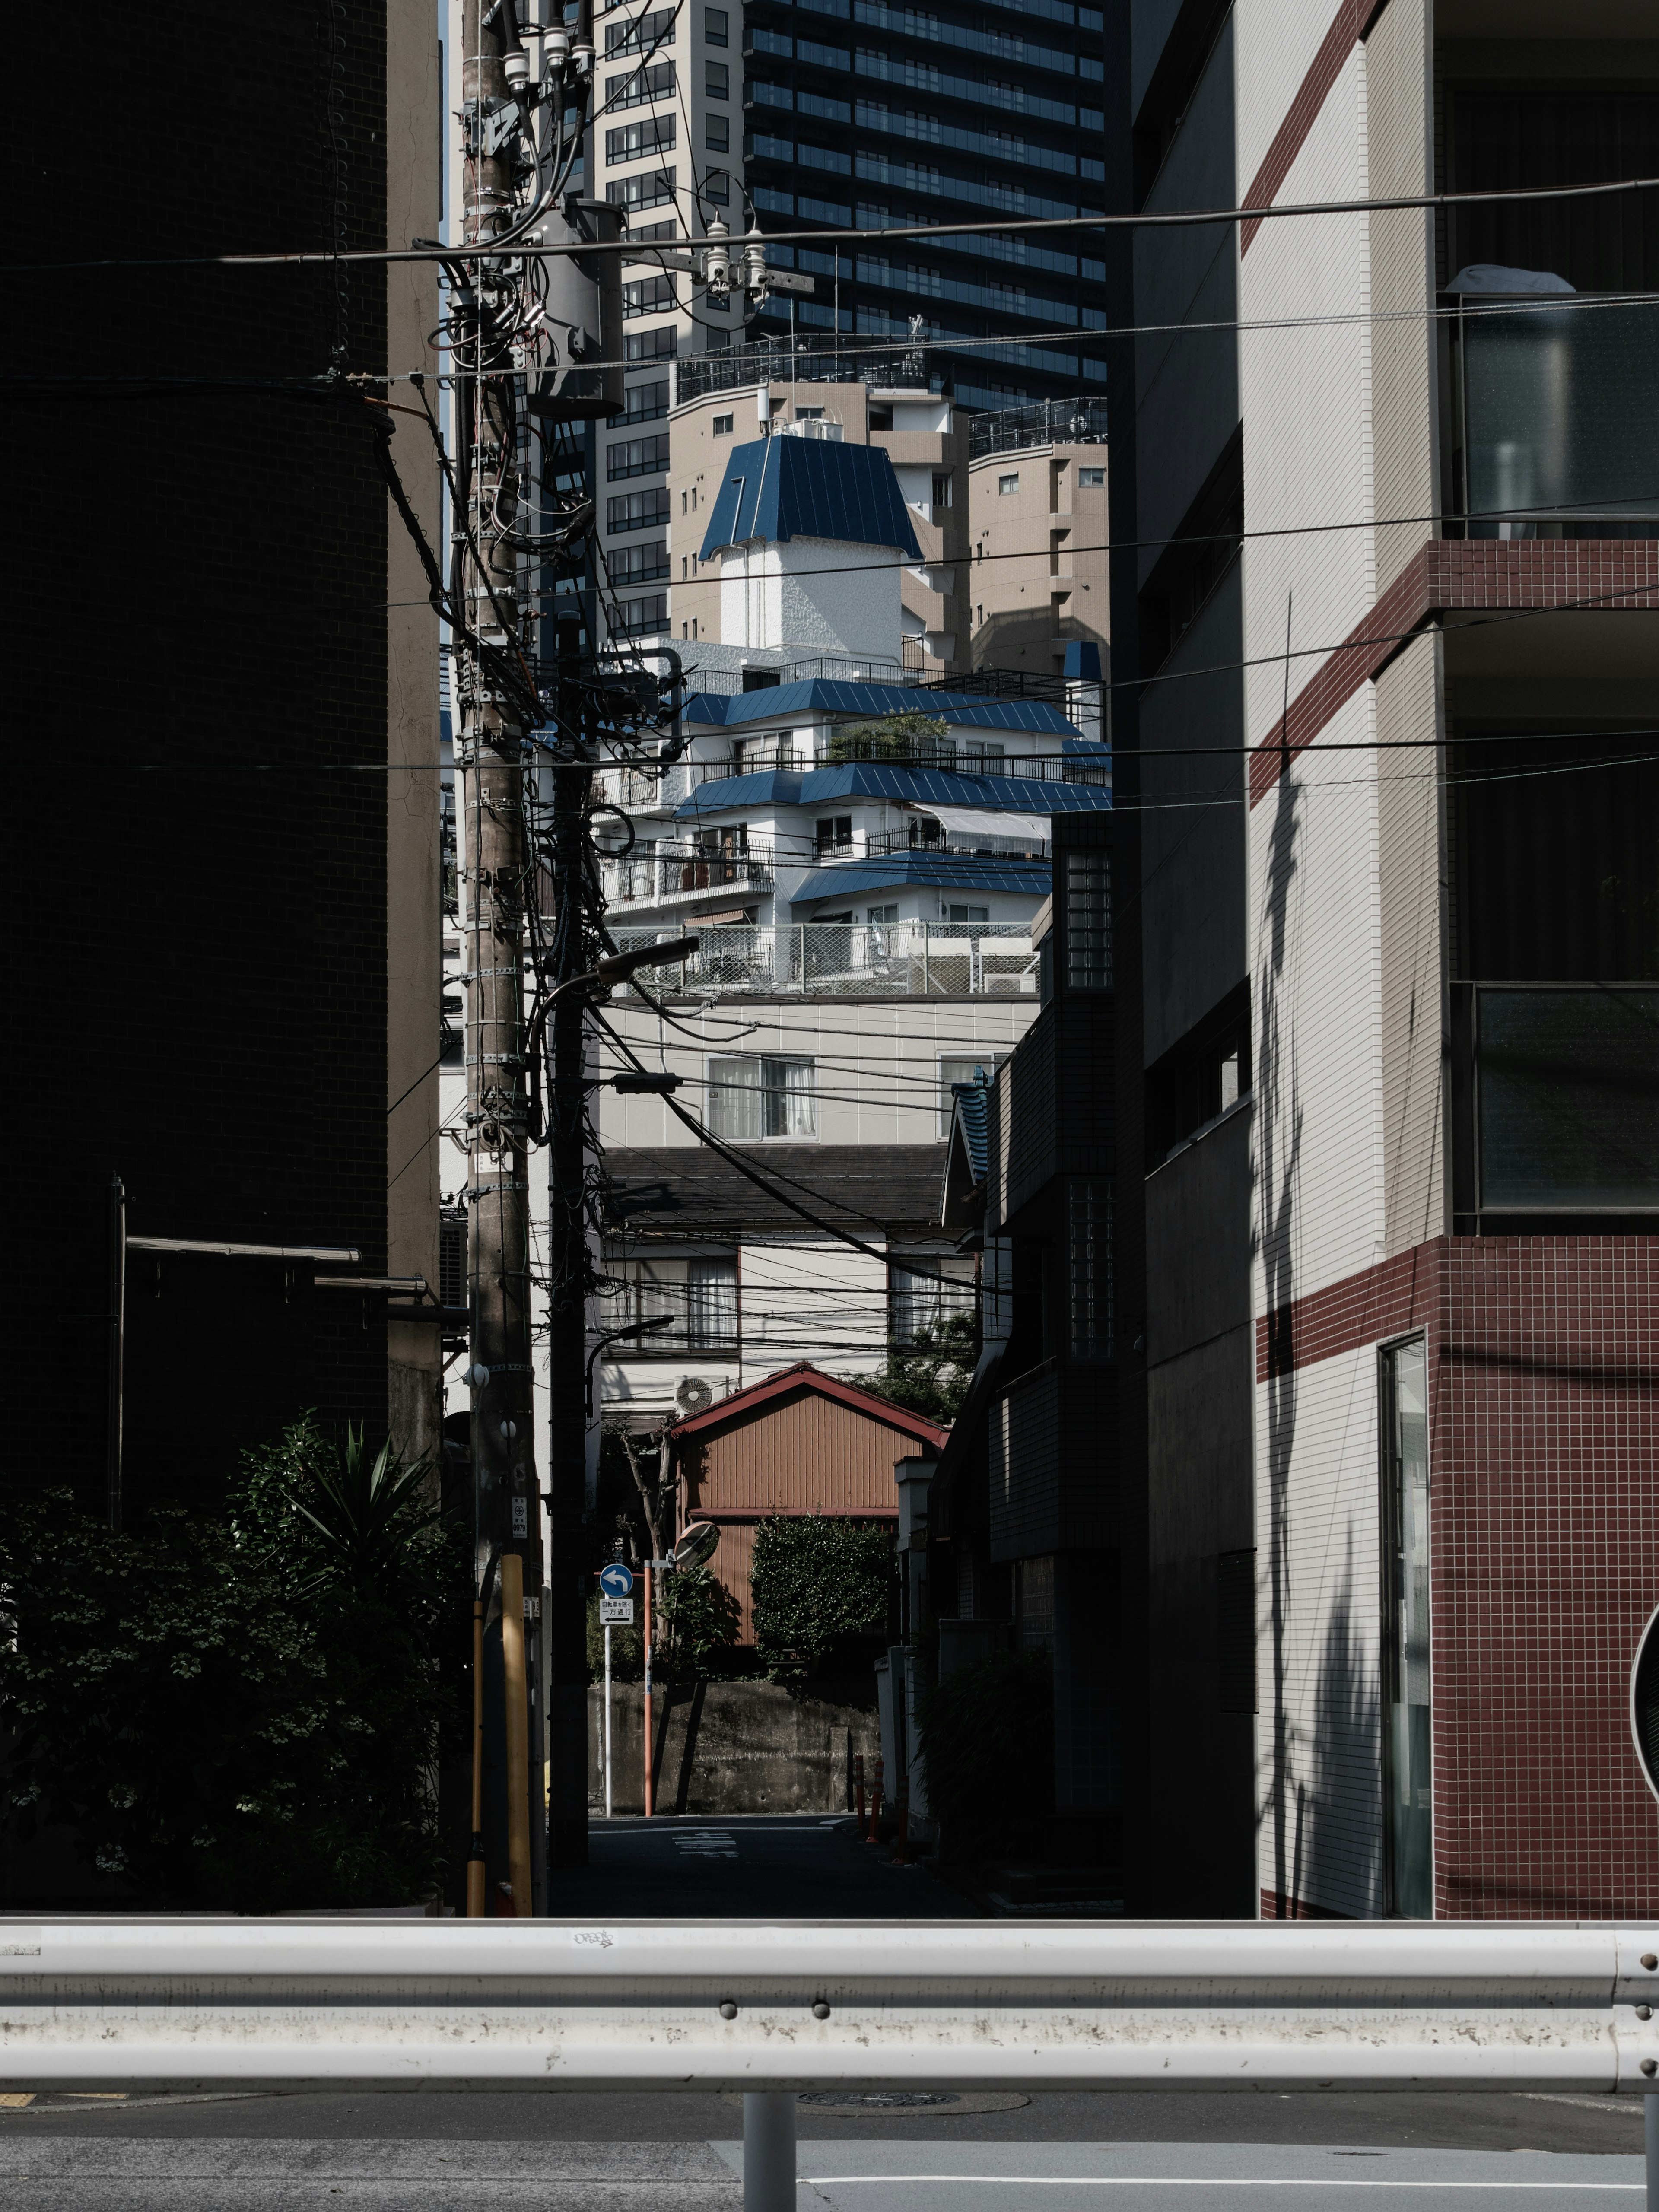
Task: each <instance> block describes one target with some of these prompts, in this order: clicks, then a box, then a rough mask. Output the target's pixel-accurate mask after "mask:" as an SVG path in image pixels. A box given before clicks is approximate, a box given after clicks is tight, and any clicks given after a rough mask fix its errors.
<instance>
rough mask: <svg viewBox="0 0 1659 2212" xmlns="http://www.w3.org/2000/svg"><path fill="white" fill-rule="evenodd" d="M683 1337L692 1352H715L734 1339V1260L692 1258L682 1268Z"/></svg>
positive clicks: (735, 1289)
mask: <svg viewBox="0 0 1659 2212" xmlns="http://www.w3.org/2000/svg"><path fill="white" fill-rule="evenodd" d="M685 1303H686V1311H685V1337H686V1342H687V1344H688V1346H690V1349H691V1350H692V1351H693V1352H719V1351H722V1350H724V1349H726V1347H727V1346H732V1345H735V1344H736V1342H737V1340H738V1263H737V1261H735V1260H693V1261H691V1262H690V1265H689V1267H687V1269H686V1302H685Z"/></svg>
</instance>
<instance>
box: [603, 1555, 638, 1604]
mask: <svg viewBox="0 0 1659 2212" xmlns="http://www.w3.org/2000/svg"><path fill="white" fill-rule="evenodd" d="M599 1588H600V1589H601V1590H602V1591H603V1592H604V1594H605V1596H606V1597H627V1596H628V1595H629V1594H630V1592H631V1591H632V1589H633V1588H634V1570H633V1568H632V1567H625V1566H624V1565H623V1563H622V1561H621V1560H620V1559H613V1560H612V1561H611V1565H609V1566H608V1567H601V1568H600V1569H599Z"/></svg>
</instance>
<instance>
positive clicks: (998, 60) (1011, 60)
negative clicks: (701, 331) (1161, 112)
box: [743, 0, 1106, 407]
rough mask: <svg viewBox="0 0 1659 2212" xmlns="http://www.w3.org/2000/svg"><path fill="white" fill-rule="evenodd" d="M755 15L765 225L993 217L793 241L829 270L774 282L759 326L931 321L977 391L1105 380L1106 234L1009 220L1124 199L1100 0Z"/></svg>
mask: <svg viewBox="0 0 1659 2212" xmlns="http://www.w3.org/2000/svg"><path fill="white" fill-rule="evenodd" d="M743 20H744V71H745V76H744V182H745V185H746V186H747V189H748V192H749V196H750V200H751V201H752V203H753V205H754V208H755V210H756V213H757V216H758V218H759V221H760V223H761V227H762V228H763V230H765V231H778V230H804V229H811V228H819V227H822V228H824V229H825V230H841V231H845V230H847V229H849V228H857V229H858V230H860V231H872V232H873V231H878V230H882V229H886V228H892V227H895V226H904V225H909V224H915V223H927V222H941V223H971V224H975V225H976V226H979V228H975V230H973V231H972V232H969V233H965V234H960V235H958V236H956V237H954V238H940V239H937V240H928V239H917V238H904V239H896V240H892V241H890V242H886V241H882V240H876V239H873V238H872V239H871V240H868V242H867V244H866V241H865V240H862V239H860V240H859V241H858V242H857V244H856V246H849V244H848V242H847V241H846V240H833V241H826V243H825V245H824V246H823V247H822V248H819V247H815V246H795V247H793V248H791V247H787V246H786V247H782V248H774V249H773V250H772V252H771V255H770V257H769V258H771V259H772V260H773V262H774V263H775V264H778V265H781V266H793V267H794V268H796V269H798V270H805V271H807V272H809V273H811V275H813V276H815V277H816V279H817V289H816V292H815V294H814V296H813V297H812V298H811V299H810V300H809V299H805V298H791V297H787V296H780V297H776V298H774V299H771V300H769V301H768V302H767V303H766V305H765V307H764V308H763V312H762V313H761V315H760V317H759V326H760V328H761V329H762V330H763V331H769V332H771V333H774V334H775V335H777V336H779V337H788V336H789V335H790V334H791V333H792V332H793V333H794V334H796V336H797V337H799V336H802V335H810V336H811V337H813V338H814V339H815V340H817V339H821V338H822V337H823V336H824V335H826V334H829V333H833V334H834V335H835V336H836V337H837V338H838V339H839V338H843V337H857V338H858V339H860V340H861V341H865V342H869V341H872V340H873V341H878V342H879V341H887V342H890V343H894V344H895V345H896V346H902V345H904V344H905V343H913V342H914V340H915V338H916V337H927V338H928V339H929V340H930V341H932V342H933V343H936V344H938V345H939V346H940V347H943V348H945V349H948V350H949V351H950V352H951V354H952V355H953V356H955V359H956V362H957V367H956V369H955V374H954V378H953V382H954V388H955V395H956V398H957V401H958V403H959V404H962V405H963V406H965V407H1005V406H1007V405H1010V404H1014V403H1016V402H1018V401H1019V400H1022V399H1027V398H1051V397H1054V398H1057V397H1059V396H1060V395H1061V394H1068V393H1071V392H1075V391H1077V390H1078V389H1079V386H1082V387H1083V388H1085V389H1086V388H1087V387H1088V386H1091V385H1103V384H1104V382H1105V376H1106V368H1105V362H1104V360H1103V353H1104V347H1103V344H1102V343H1101V342H1100V339H1099V337H1098V335H1097V334H1098V333H1100V332H1102V331H1104V329H1105V327H1106V315H1105V294H1104V280H1105V267H1104V263H1103V260H1102V259H1101V258H1099V256H1100V253H1101V250H1102V249H1101V247H1100V246H1099V243H1098V240H1097V239H1096V238H1093V237H1091V235H1090V234H1083V235H1081V236H1079V234H1078V233H1076V232H1073V231H1068V232H1066V233H1063V234H1054V235H1052V236H1049V235H1045V234H1041V233H1039V234H1030V233H1024V232H1014V233H1012V234H1011V233H1007V232H1002V231H999V229H998V227H997V226H998V223H999V222H1000V221H1007V220H1009V219H1011V218H1012V219H1020V218H1029V217H1032V216H1037V217H1045V216H1075V215H1079V214H1085V215H1086V214H1090V213H1094V212H1097V211H1098V210H1102V209H1103V207H1104V206H1105V199H1104V196H1103V180H1104V177H1105V164H1104V161H1103V143H1102V141H1103V130H1104V118H1103V107H1102V84H1103V75H1104V70H1103V58H1102V57H1103V17H1102V14H1101V11H1100V10H1099V9H1096V8H1085V7H1075V6H1073V4H1072V0H944V4H943V5H942V6H939V7H934V8H930V9H925V10H924V9H917V8H906V7H894V6H889V5H887V4H886V0H799V4H796V5H791V4H789V0H749V4H748V6H747V7H746V8H745V9H744V18H743ZM919 325H920V327H918V326H919Z"/></svg>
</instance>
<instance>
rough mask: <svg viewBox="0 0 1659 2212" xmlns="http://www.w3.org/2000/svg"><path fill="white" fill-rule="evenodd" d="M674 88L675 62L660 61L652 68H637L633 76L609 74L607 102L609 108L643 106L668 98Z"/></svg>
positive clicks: (606, 92)
mask: <svg viewBox="0 0 1659 2212" xmlns="http://www.w3.org/2000/svg"><path fill="white" fill-rule="evenodd" d="M673 90H674V64H673V63H672V62H659V63H657V64H656V65H655V67H654V68H652V69H636V70H635V71H634V73H633V75H632V76H608V77H606V79H605V106H607V107H608V108H611V109H616V108H618V107H643V106H647V105H648V104H649V102H651V101H652V100H667V99H670V98H671V97H672V94H673Z"/></svg>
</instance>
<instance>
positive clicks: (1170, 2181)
mask: <svg viewBox="0 0 1659 2212" xmlns="http://www.w3.org/2000/svg"><path fill="white" fill-rule="evenodd" d="M912 2181H937V2182H941V2183H945V2184H948V2185H951V2187H953V2188H954V2187H959V2186H960V2185H963V2184H964V2183H972V2182H983V2183H984V2184H985V2185H987V2187H989V2188H994V2189H1511V2190H1512V2189H1622V2190H1625V2191H1628V2192H1629V2193H1630V2194H1632V2196H1633V2195H1635V2194H1636V2193H1637V2192H1638V2191H1643V2190H1645V2189H1646V2187H1647V2184H1646V2182H1645V2181H1509V2180H1504V2181H1383V2180H1381V2179H1377V2180H1373V2179H1371V2178H1370V2175H1366V2176H1365V2177H1364V2179H1361V2178H1360V2177H1359V2176H1358V2174H1356V2175H1355V2176H1354V2178H1353V2179H1352V2180H1351V2181H1347V2180H1342V2179H1339V2178H1337V2177H1336V2176H1334V2175H1326V2174H1295V2175H1290V2176H1282V2177H1279V2178H1276V2179H1267V2178H1266V2177H1264V2178H1262V2179H1260V2180H1255V2181H1247V2180H1238V2179H1231V2178H1226V2179H1221V2178H1216V2177H1212V2176H1211V2175H1209V2174H1170V2173H1079V2174H1054V2173H803V2174H802V2175H801V2176H800V2178H799V2182H798V2184H797V2186H798V2187H799V2186H802V2185H805V2186H806V2187H809V2188H813V2189H848V2188H850V2187H852V2186H853V2185H854V2183H858V2182H865V2183H867V2184H868V2185H870V2186H871V2187H872V2188H891V2187H893V2186H894V2185H896V2183H899V2182H912Z"/></svg>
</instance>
